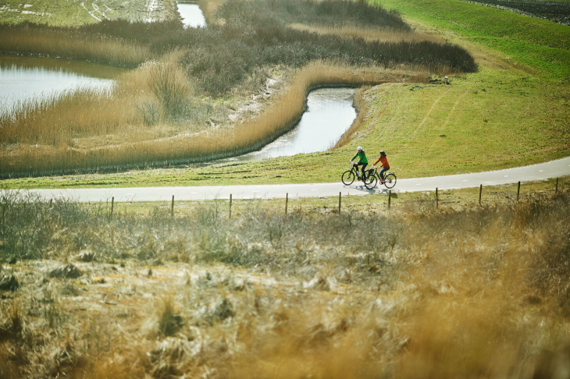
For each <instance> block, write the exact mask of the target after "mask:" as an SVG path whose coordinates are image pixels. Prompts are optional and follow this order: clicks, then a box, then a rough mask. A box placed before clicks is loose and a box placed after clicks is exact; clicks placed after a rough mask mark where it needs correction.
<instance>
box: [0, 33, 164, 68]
mask: <svg viewBox="0 0 570 379" xmlns="http://www.w3.org/2000/svg"><path fill="white" fill-rule="evenodd" d="M0 30H1V33H2V38H1V39H0V51H2V52H4V53H12V54H14V53H15V54H23V55H27V54H29V55H37V54H41V55H47V56H54V57H65V58H76V59H83V60H89V61H94V62H102V63H107V64H112V65H116V66H124V67H136V66H138V65H139V64H141V63H143V62H145V61H147V60H149V59H152V57H153V55H152V54H151V53H150V51H149V49H148V48H147V47H146V46H142V45H140V44H137V43H129V42H127V41H123V40H120V39H116V38H109V37H105V36H97V35H88V34H81V33H78V32H77V31H76V30H75V29H70V30H66V29H60V28H47V27H40V26H38V25H28V24H24V25H18V26H3V27H2V28H1V29H0Z"/></svg>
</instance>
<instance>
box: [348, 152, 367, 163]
mask: <svg viewBox="0 0 570 379" xmlns="http://www.w3.org/2000/svg"><path fill="white" fill-rule="evenodd" d="M356 157H359V158H360V160H359V161H358V162H359V163H368V158H366V153H365V152H364V150H362V151H360V152H358V153H356V155H355V156H354V157H352V159H351V161H354V158H356Z"/></svg>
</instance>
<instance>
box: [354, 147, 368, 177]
mask: <svg viewBox="0 0 570 379" xmlns="http://www.w3.org/2000/svg"><path fill="white" fill-rule="evenodd" d="M356 157H358V163H354V162H353V161H354V159H355V158H356ZM350 163H351V164H355V165H357V166H362V175H361V177H360V178H358V179H359V180H362V181H364V170H365V169H366V166H368V158H366V153H365V152H364V150H362V146H358V148H357V149H356V155H355V156H354V157H352V159H351V160H350ZM356 174H357V175H358V169H357V170H356Z"/></svg>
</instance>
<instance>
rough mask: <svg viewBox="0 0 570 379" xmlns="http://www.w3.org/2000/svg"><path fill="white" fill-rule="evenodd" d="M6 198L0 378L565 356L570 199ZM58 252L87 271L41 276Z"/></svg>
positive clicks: (470, 366)
mask: <svg viewBox="0 0 570 379" xmlns="http://www.w3.org/2000/svg"><path fill="white" fill-rule="evenodd" d="M1 198H2V206H3V209H4V223H3V225H2V239H3V244H2V246H3V249H2V251H1V257H2V259H3V260H4V261H7V260H11V262H12V263H11V265H10V266H8V265H5V264H4V266H3V269H2V270H3V271H4V272H5V273H7V274H8V273H9V274H10V275H13V276H14V277H15V278H16V279H17V281H18V282H19V283H20V284H19V287H16V288H14V289H13V290H10V289H6V290H4V291H3V292H2V295H3V296H2V299H1V300H0V304H1V307H0V309H1V312H0V313H1V315H0V375H1V376H2V377H3V378H20V377H28V378H35V377H38V378H39V377H56V376H58V375H59V376H62V375H65V376H66V377H70V378H80V377H81V378H90V377H93V378H107V377H108V378H116V377H119V376H120V377H133V378H140V377H142V376H144V375H145V374H148V375H151V376H152V377H154V378H167V377H181V376H182V375H185V376H186V377H198V376H203V377H227V378H246V377H247V378H252V377H254V378H269V377H271V378H275V377H276V378H303V377H308V376H312V377H318V378H373V377H374V378H375V377H378V376H381V377H397V378H418V377H422V378H432V377H438V378H441V377H442V378H457V377H473V376H476V377H479V376H481V375H484V376H487V377H533V376H534V377H552V376H553V375H555V374H556V373H559V372H563V371H562V370H565V369H566V367H567V364H568V361H569V359H570V357H569V356H568V350H567V346H568V341H569V338H570V333H569V331H568V330H569V329H568V327H569V325H570V324H569V321H568V317H569V314H570V310H569V307H568V301H567V300H568V293H569V290H570V287H569V286H568V283H567V280H566V279H567V277H568V275H569V274H570V272H569V271H568V267H569V265H568V260H569V259H570V258H569V252H570V250H569V248H570V243H569V240H568V235H569V234H570V229H569V228H570V222H569V221H570V220H569V215H570V194H569V193H568V192H566V193H558V194H557V195H555V196H544V195H542V196H541V195H535V196H532V195H531V196H529V197H528V198H526V200H524V201H523V202H520V203H514V202H502V203H500V204H499V203H497V204H494V205H489V206H486V207H467V208H464V209H460V210H452V209H450V208H443V209H442V208H441V207H440V208H439V209H434V207H433V204H432V202H418V203H415V205H410V206H409V207H408V208H407V209H400V210H397V211H394V210H392V211H391V212H390V213H387V212H384V211H383V212H378V211H370V210H368V211H353V212H346V213H343V214H341V215H338V214H337V213H335V212H331V211H330V210H328V209H323V208H318V209H313V210H307V209H305V210H301V209H296V208H295V206H294V205H293V207H292V212H291V213H290V214H289V216H288V217H285V216H284V215H283V213H282V210H281V209H279V210H275V209H272V208H271V207H268V206H266V205H264V204H263V203H255V202H250V203H249V204H246V205H243V208H241V210H240V211H239V212H234V213H233V215H232V218H231V219H228V218H227V213H226V211H225V210H222V208H221V204H223V203H220V202H213V203H210V204H190V205H187V206H186V207H184V208H178V211H177V214H176V216H175V217H174V218H172V217H171V216H170V212H169V209H159V208H156V209H155V210H154V211H152V212H150V213H148V214H147V213H137V212H124V211H120V212H115V214H114V216H113V218H109V213H108V209H107V208H106V207H103V206H101V205H95V206H85V205H79V204H75V203H70V202H66V201H55V202H53V203H51V204H50V203H44V202H40V201H37V199H34V198H33V197H32V198H29V197H28V198H26V197H23V196H16V197H14V195H7V194H3V195H2V197H1ZM224 207H225V206H224ZM124 209H125V210H126V209H127V208H124ZM16 230H17V231H18V233H14V231H16ZM80 251H83V252H85V251H91V252H94V253H96V255H95V256H96V257H97V258H96V260H95V261H93V262H91V263H83V262H82V261H81V260H79V259H78V260H73V258H72V257H73V256H76V254H77V253H78V252H80ZM70 260H71V264H70V263H69V262H70ZM58 262H63V263H64V264H65V266H63V267H66V268H67V270H68V271H74V272H75V271H78V272H79V271H80V272H81V273H82V275H81V276H79V277H77V278H76V279H71V278H62V279H59V278H52V277H50V275H48V273H49V272H50V271H51V272H53V271H52V269H53V268H57V267H62V265H61V263H58ZM70 267H72V268H70Z"/></svg>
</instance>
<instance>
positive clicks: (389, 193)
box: [388, 190, 392, 209]
mask: <svg viewBox="0 0 570 379" xmlns="http://www.w3.org/2000/svg"><path fill="white" fill-rule="evenodd" d="M391 202H392V190H389V191H388V209H390V203H391Z"/></svg>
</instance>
